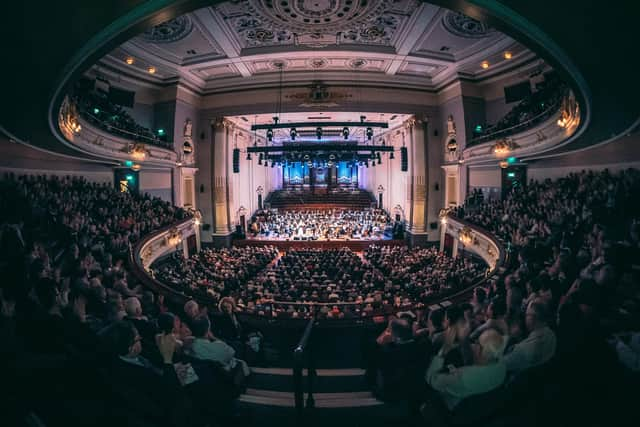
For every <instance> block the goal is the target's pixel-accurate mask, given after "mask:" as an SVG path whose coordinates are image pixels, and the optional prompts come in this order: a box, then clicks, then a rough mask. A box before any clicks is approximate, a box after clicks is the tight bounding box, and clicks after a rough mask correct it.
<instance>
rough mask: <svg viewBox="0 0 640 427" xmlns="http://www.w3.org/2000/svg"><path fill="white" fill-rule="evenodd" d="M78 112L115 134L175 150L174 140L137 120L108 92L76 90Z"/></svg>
mask: <svg viewBox="0 0 640 427" xmlns="http://www.w3.org/2000/svg"><path fill="white" fill-rule="evenodd" d="M73 99H74V102H75V103H76V105H77V108H78V112H79V113H80V114H81V115H82V117H83V118H84V119H85V120H87V121H89V122H90V123H92V124H94V125H96V126H98V127H100V128H102V129H104V130H106V131H107V132H109V133H112V134H114V135H119V136H121V137H123V138H126V139H128V140H134V141H136V142H141V143H143V144H152V145H156V146H158V147H162V148H166V149H168V150H173V149H174V146H173V142H171V141H169V140H167V136H166V135H157V134H155V133H154V132H153V131H152V130H151V129H149V128H147V127H144V126H142V125H140V124H139V123H137V122H136V120H135V119H134V118H133V117H132V116H131V114H130V113H129V112H128V111H127V110H126V109H125V108H124V107H122V106H120V105H118V104H115V103H113V102H111V100H109V97H108V95H107V94H106V93H104V92H101V91H99V90H91V91H88V90H76V92H75V95H74V97H73Z"/></svg>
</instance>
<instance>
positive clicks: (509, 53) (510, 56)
mask: <svg viewBox="0 0 640 427" xmlns="http://www.w3.org/2000/svg"><path fill="white" fill-rule="evenodd" d="M512 57H513V54H512V53H511V52H509V51H506V52H505V53H504V59H511V58H512Z"/></svg>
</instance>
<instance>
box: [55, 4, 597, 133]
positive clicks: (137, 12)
mask: <svg viewBox="0 0 640 427" xmlns="http://www.w3.org/2000/svg"><path fill="white" fill-rule="evenodd" d="M221 2H222V1H221V0H209V1H204V0H182V1H180V0H179V1H172V0H151V1H148V2H145V3H142V4H138V5H135V6H134V7H133V8H132V9H131V10H129V11H128V12H127V13H125V14H124V15H122V16H121V17H120V18H118V19H117V20H116V21H114V22H112V23H111V24H110V25H108V26H107V27H106V28H104V29H103V30H101V31H100V32H99V33H98V34H96V35H95V36H93V37H92V38H91V39H90V40H89V41H88V42H86V43H85V44H84V45H83V46H82V48H81V49H80V50H79V51H78V52H76V53H75V54H74V56H73V57H72V59H71V60H70V61H69V62H68V63H67V64H66V66H65V67H64V68H63V72H62V73H61V75H60V76H59V77H58V78H57V79H56V82H55V85H54V92H53V94H52V96H51V98H50V101H49V109H48V122H49V128H50V130H51V131H52V132H53V134H54V135H56V137H57V138H58V139H61V140H64V137H63V136H62V135H61V133H60V130H59V129H58V121H57V116H58V111H59V109H60V106H61V104H62V101H63V99H64V96H65V95H66V94H67V92H68V90H69V88H70V87H71V85H72V84H73V83H74V82H75V81H76V80H77V79H78V78H79V77H80V76H81V75H82V73H84V72H85V71H86V70H87V69H89V68H90V67H91V66H92V65H93V64H94V63H95V62H97V60H98V59H100V58H101V57H103V56H104V55H106V54H107V53H108V52H110V51H111V50H112V49H113V48H114V47H116V46H119V45H121V44H122V43H124V42H125V41H127V40H129V39H130V38H132V37H134V36H135V35H137V34H140V33H142V32H143V31H144V30H146V29H148V28H150V27H153V26H154V25H158V24H160V23H162V22H165V21H167V20H169V19H172V18H174V17H177V16H180V15H183V14H185V13H187V12H190V11H193V10H196V9H199V8H201V7H205V6H210V5H214V4H216V3H221ZM429 3H432V4H435V5H439V6H442V7H445V8H447V9H451V10H457V11H460V12H462V13H464V14H466V15H468V16H470V17H472V18H475V19H479V20H482V21H484V22H487V23H488V24H489V25H491V26H494V27H495V28H497V29H499V30H501V31H502V32H504V33H505V34H507V35H509V36H511V37H513V38H514V39H515V40H517V41H519V42H521V43H523V44H525V45H526V46H527V47H529V48H531V49H532V50H533V51H535V52H536V53H537V54H538V55H540V56H541V57H542V58H544V59H545V60H547V61H548V62H549V63H550V64H551V65H552V66H553V68H554V69H555V70H557V71H558V72H559V73H560V74H561V75H562V76H564V77H565V78H566V80H567V81H568V82H569V83H570V84H571V85H572V87H573V89H574V93H576V95H577V96H578V100H579V102H580V105H581V111H583V120H581V123H580V128H579V129H578V131H577V132H575V134H574V135H573V136H572V137H571V139H574V138H576V137H577V136H579V134H581V133H582V131H584V129H586V127H587V125H588V123H589V117H590V111H591V108H590V95H589V94H590V92H589V88H588V86H587V84H586V81H585V80H584V78H583V77H582V75H581V73H580V72H579V70H578V69H577V67H576V66H575V65H574V64H573V63H572V61H571V60H570V59H569V58H568V56H567V55H566V54H565V53H564V51H563V50H562V49H561V48H560V47H559V46H558V45H557V44H556V43H555V42H554V41H553V40H551V38H549V37H548V36H547V35H546V34H545V33H544V32H543V31H542V30H540V29H539V28H538V27H537V26H535V25H534V24H532V23H531V22H529V21H528V20H527V19H525V18H524V17H523V16H521V15H519V14H518V13H516V12H515V11H514V10H512V9H510V8H508V7H506V6H504V5H502V4H500V3H498V2H496V1H489V0H433V1H429ZM567 142H568V141H567Z"/></svg>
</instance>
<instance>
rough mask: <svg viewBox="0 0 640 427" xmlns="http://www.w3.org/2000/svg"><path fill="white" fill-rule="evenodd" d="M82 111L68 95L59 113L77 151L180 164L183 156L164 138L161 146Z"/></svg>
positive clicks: (174, 164) (173, 164)
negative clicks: (164, 140)
mask: <svg viewBox="0 0 640 427" xmlns="http://www.w3.org/2000/svg"><path fill="white" fill-rule="evenodd" d="M82 111H83V110H82V109H81V108H79V106H78V103H77V102H76V101H75V100H73V99H72V98H70V97H69V96H67V97H65V99H64V101H63V103H62V107H61V108H60V112H59V114H58V125H59V128H60V130H61V131H62V133H63V135H64V137H65V139H66V141H67V143H68V144H70V145H71V146H72V147H73V148H75V149H76V150H78V151H82V152H84V153H87V154H91V155H93V156H98V157H103V158H108V159H111V160H119V161H122V162H135V163H142V164H147V165H155V166H165V167H172V166H176V165H179V163H180V162H182V160H183V159H182V157H184V156H181V155H179V154H178V153H176V152H175V151H173V150H172V149H171V148H172V147H173V144H172V143H171V144H169V143H166V142H163V143H162V145H163V146H159V140H157V139H153V138H151V137H149V136H148V135H144V134H141V133H134V132H131V131H128V130H125V129H120V128H117V127H115V126H113V125H112V124H111V123H110V122H108V121H105V120H101V119H100V118H99V117H98V116H96V115H91V114H90V113H89V112H86V111H85V113H84V114H83V113H82Z"/></svg>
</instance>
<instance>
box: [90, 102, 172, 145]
mask: <svg viewBox="0 0 640 427" xmlns="http://www.w3.org/2000/svg"><path fill="white" fill-rule="evenodd" d="M79 112H80V115H81V116H82V117H83V118H84V119H85V120H86V121H87V122H89V123H91V124H93V125H95V126H98V127H99V128H100V129H103V130H105V131H107V132H109V133H112V134H114V135H118V136H120V137H123V138H127V139H131V140H133V141H136V142H142V143H144V144H151V145H155V146H156V147H160V148H165V149H167V150H173V148H174V147H173V142H170V141H162V140H161V139H159V138H158V137H156V136H149V135H143V134H141V133H136V132H132V131H130V130H126V129H121V128H119V127H117V126H114V125H112V124H110V123H108V122H106V121H104V120H101V119H100V118H99V117H98V116H96V115H94V114H91V112H89V111H88V110H85V109H84V108H80V109H79Z"/></svg>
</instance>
